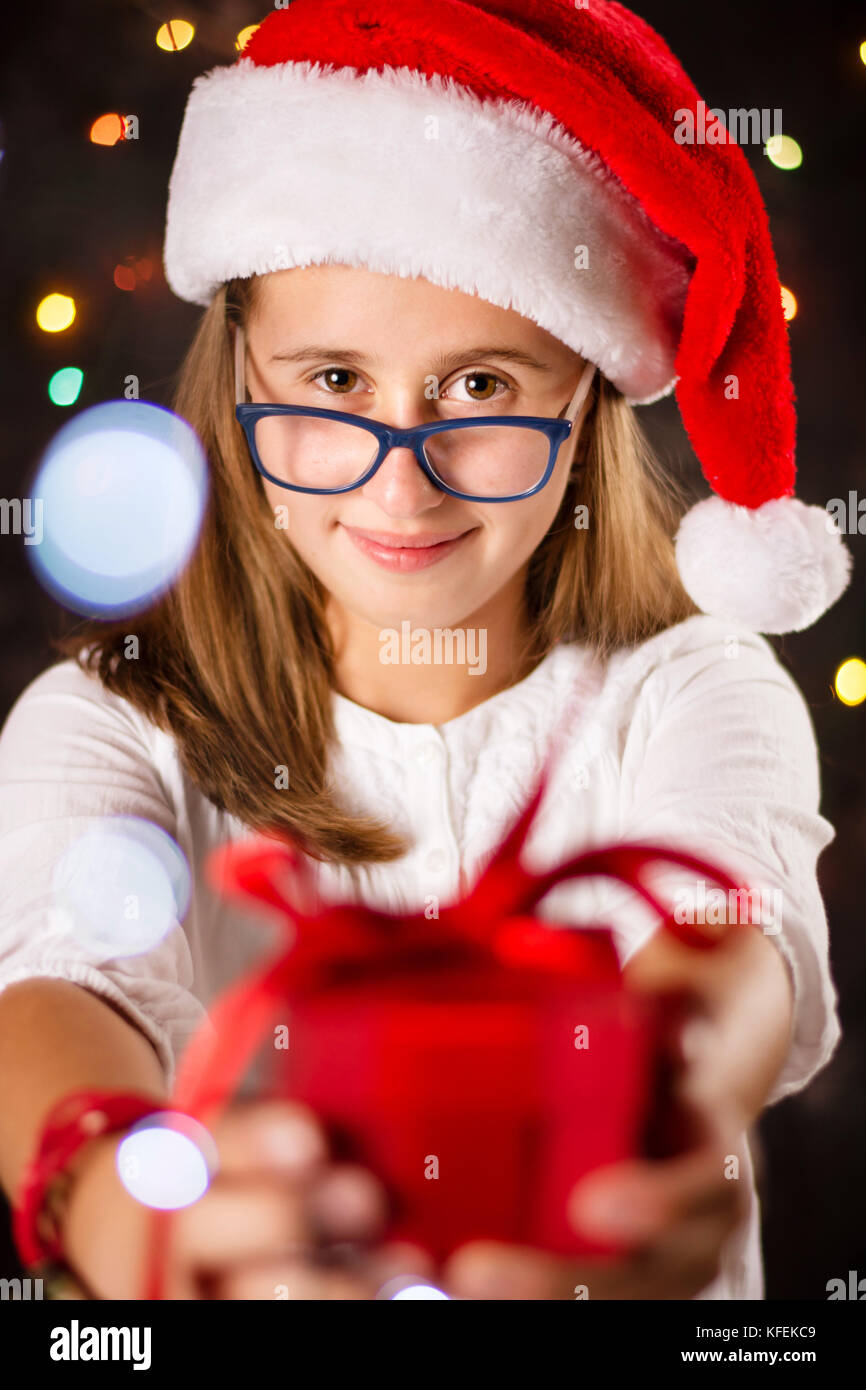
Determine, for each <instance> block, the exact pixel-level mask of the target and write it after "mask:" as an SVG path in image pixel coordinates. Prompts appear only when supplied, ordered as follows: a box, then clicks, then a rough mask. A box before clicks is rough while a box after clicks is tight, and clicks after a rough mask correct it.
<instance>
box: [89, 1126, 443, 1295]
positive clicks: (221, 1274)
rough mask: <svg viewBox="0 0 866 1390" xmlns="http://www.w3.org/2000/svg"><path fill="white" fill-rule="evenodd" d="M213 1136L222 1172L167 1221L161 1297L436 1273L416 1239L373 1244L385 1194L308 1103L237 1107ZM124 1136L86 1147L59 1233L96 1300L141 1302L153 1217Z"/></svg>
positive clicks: (346, 1287) (328, 1286)
mask: <svg viewBox="0 0 866 1390" xmlns="http://www.w3.org/2000/svg"><path fill="white" fill-rule="evenodd" d="M213 1135H214V1139H215V1141H216V1144H217V1150H218V1153H219V1160H220V1168H219V1171H218V1172H217V1173H216V1175H215V1176H214V1178H213V1180H212V1182H211V1186H210V1188H209V1189H208V1191H207V1192H206V1193H205V1195H204V1196H203V1197H202V1198H200V1200H199V1201H197V1202H195V1203H194V1204H193V1205H192V1206H190V1207H186V1208H183V1209H181V1210H180V1211H178V1212H176V1213H174V1214H173V1216H172V1217H171V1235H170V1253H169V1259H168V1267H167V1270H166V1281H165V1285H164V1296H165V1297H166V1298H169V1299H202V1298H211V1299H278V1298H290V1299H291V1298H302V1299H358V1298H373V1297H375V1295H376V1293H377V1291H378V1290H379V1289H380V1288H381V1286H382V1285H383V1284H384V1283H385V1282H386V1281H387V1280H388V1279H391V1278H393V1277H395V1276H396V1275H398V1274H403V1273H411V1274H414V1275H418V1276H421V1277H424V1276H425V1275H428V1276H429V1275H430V1274H431V1273H432V1271H431V1269H430V1262H429V1260H428V1258H427V1257H426V1256H425V1255H424V1253H423V1252H422V1251H420V1250H416V1249H415V1248H414V1247H412V1246H408V1245H378V1246H375V1245H374V1244H373V1243H374V1242H375V1241H376V1238H377V1236H378V1234H379V1232H380V1231H381V1229H382V1227H383V1224H384V1221H385V1217H386V1210H387V1209H386V1201H385V1194H384V1191H383V1189H382V1187H381V1185H380V1184H379V1183H378V1181H377V1180H376V1179H375V1178H374V1177H373V1175H372V1174H370V1173H369V1172H367V1170H366V1169H363V1168H359V1167H357V1166H355V1165H350V1164H334V1163H332V1162H331V1161H330V1160H329V1157H328V1152H327V1144H326V1140H325V1136H324V1133H323V1131H322V1128H321V1126H320V1125H319V1123H318V1121H317V1120H316V1117H315V1116H314V1115H313V1114H312V1112H311V1111H309V1110H308V1109H306V1107H303V1106H300V1105H296V1104H293V1103H290V1102H288V1101H267V1102H257V1103H255V1104H250V1103H243V1102H242V1103H239V1104H237V1103H236V1104H234V1105H232V1106H230V1107H228V1108H227V1110H226V1112H225V1114H224V1116H223V1117H222V1119H221V1120H220V1121H219V1122H218V1123H217V1124H215V1125H214V1128H213ZM120 1137H121V1136H119V1135H117V1134H115V1135H107V1136H105V1137H104V1138H101V1139H98V1140H94V1141H91V1144H89V1145H88V1146H87V1149H86V1150H85V1151H84V1161H83V1163H82V1165H81V1167H80V1169H79V1171H78V1173H77V1175H76V1178H75V1181H74V1184H73V1187H72V1190H71V1193H70V1198H69V1204H68V1207H67V1211H66V1217H65V1220H64V1223H63V1239H64V1245H65V1249H66V1252H67V1257H68V1259H69V1263H70V1264H71V1265H72V1267H73V1269H74V1271H75V1272H76V1274H77V1275H78V1276H79V1278H80V1279H82V1280H83V1281H84V1284H85V1286H86V1290H87V1293H88V1294H89V1296H91V1297H96V1298H117V1299H137V1298H139V1297H140V1296H141V1287H142V1284H141V1281H142V1275H143V1270H144V1260H145V1255H146V1251H147V1243H148V1237H149V1231H150V1222H151V1220H152V1213H151V1212H150V1210H149V1209H148V1208H147V1207H144V1206H142V1205H141V1203H139V1202H138V1201H136V1200H135V1198H134V1197H132V1196H130V1195H129V1193H128V1192H127V1191H126V1189H125V1187H124V1186H123V1184H122V1183H121V1181H120V1178H119V1176H118V1174H117V1172H116V1169H115V1152H116V1149H117V1145H118V1143H119V1141H120ZM355 1242H357V1244H355ZM329 1254H330V1260H329Z"/></svg>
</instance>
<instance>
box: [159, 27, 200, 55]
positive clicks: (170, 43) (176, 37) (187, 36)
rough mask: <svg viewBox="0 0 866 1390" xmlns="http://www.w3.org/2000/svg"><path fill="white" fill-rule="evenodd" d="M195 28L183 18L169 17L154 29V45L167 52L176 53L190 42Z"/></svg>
mask: <svg viewBox="0 0 866 1390" xmlns="http://www.w3.org/2000/svg"><path fill="white" fill-rule="evenodd" d="M194 34H195V28H194V26H193V25H192V24H190V23H189V22H188V21H187V20H185V19H169V20H168V21H167V22H166V23H165V24H161V25H160V27H159V28H158V29H157V31H156V46H157V48H164V49H165V51H166V52H167V53H178V52H179V51H180V49H182V48H186V46H187V44H190V43H192V40H193V35H194Z"/></svg>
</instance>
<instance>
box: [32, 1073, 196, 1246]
mask: <svg viewBox="0 0 866 1390" xmlns="http://www.w3.org/2000/svg"><path fill="white" fill-rule="evenodd" d="M172 1108H173V1107H172V1106H171V1104H170V1102H168V1101H158V1100H154V1098H153V1097H152V1096H143V1095H139V1094H137V1093H136V1092H133V1091H74V1092H71V1093H70V1094H68V1095H66V1096H64V1097H63V1098H62V1100H60V1101H58V1102H57V1104H56V1105H55V1106H54V1107H53V1108H52V1109H51V1110H50V1111H49V1112H48V1116H47V1118H46V1121H45V1124H44V1126H43V1129H42V1132H41V1134H40V1136H39V1145H38V1148H37V1151H36V1154H35V1155H34V1157H33V1159H32V1160H31V1162H30V1163H29V1165H28V1167H27V1169H26V1171H25V1173H24V1176H23V1178H22V1180H21V1184H20V1186H19V1189H18V1198H17V1201H16V1203H15V1206H14V1209H13V1213H12V1234H13V1238H14V1241H15V1245H16V1247H17V1250H18V1254H19V1256H20V1258H21V1260H22V1261H23V1263H24V1264H25V1265H26V1266H31V1265H37V1264H41V1263H42V1262H43V1261H59V1260H61V1259H62V1255H63V1247H62V1243H61V1239H60V1236H59V1234H58V1232H57V1229H56V1223H55V1217H54V1215H53V1214H52V1210H51V1208H52V1207H53V1206H55V1205H56V1203H57V1201H58V1199H59V1198H61V1197H62V1196H63V1195H65V1188H66V1186H67V1185H68V1181H69V1176H70V1175H69V1174H68V1173H66V1172H65V1171H64V1170H65V1168H66V1166H67V1164H68V1163H69V1161H70V1159H71V1158H72V1157H73V1155H74V1154H75V1153H77V1151H78V1150H79V1149H80V1148H81V1147H82V1145H83V1144H86V1143H87V1142H88V1140H90V1139H94V1138H96V1136H98V1135H105V1134H111V1133H112V1132H113V1131H115V1130H119V1129H125V1128H126V1127H127V1125H131V1124H134V1123H135V1121H136V1120H140V1119H142V1118H143V1117H144V1116H145V1115H153V1114H156V1113H157V1112H160V1111H164V1110H171V1109H172Z"/></svg>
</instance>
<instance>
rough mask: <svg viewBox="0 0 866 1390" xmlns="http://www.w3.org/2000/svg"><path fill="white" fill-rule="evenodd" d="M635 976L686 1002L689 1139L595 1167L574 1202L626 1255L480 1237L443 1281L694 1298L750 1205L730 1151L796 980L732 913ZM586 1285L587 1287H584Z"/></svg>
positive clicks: (636, 964) (528, 1291)
mask: <svg viewBox="0 0 866 1390" xmlns="http://www.w3.org/2000/svg"><path fill="white" fill-rule="evenodd" d="M624 976H625V979H626V981H627V983H628V984H629V986H630V987H631V988H633V989H638V990H642V991H646V992H649V993H654V994H656V995H659V996H661V995H665V996H667V997H668V999H669V1002H670V1003H672V1004H675V1005H676V1006H677V1008H679V1009H681V1012H680V1013H679V1018H680V1026H679V1027H678V1028H677V1029H676V1030H675V1031H674V1033H673V1034H672V1036H671V1043H672V1052H673V1057H674V1060H675V1063H678V1066H679V1077H678V1084H677V1086H676V1090H675V1094H674V1097H673V1101H674V1105H675V1107H676V1108H677V1109H678V1111H679V1113H680V1116H681V1118H682V1120H683V1121H684V1122H685V1126H686V1128H688V1129H690V1130H691V1131H692V1136H693V1137H692V1141H691V1143H692V1147H690V1148H689V1149H688V1150H687V1151H686V1152H683V1153H681V1154H679V1155H678V1156H677V1157H675V1158H666V1159H663V1160H660V1161H651V1160H647V1161H642V1162H632V1163H626V1164H618V1165H615V1166H611V1167H608V1168H605V1169H599V1170H597V1171H596V1172H595V1173H593V1174H591V1175H589V1176H588V1177H587V1178H585V1179H584V1180H583V1181H582V1182H581V1183H580V1184H579V1185H578V1186H577V1187H576V1188H575V1189H574V1192H573V1194H572V1199H571V1206H570V1216H571V1218H572V1220H573V1223H574V1225H575V1227H576V1228H578V1229H582V1230H583V1231H585V1233H586V1234H587V1235H590V1234H595V1235H597V1236H600V1237H605V1236H606V1237H612V1238H614V1239H617V1240H622V1241H624V1242H626V1241H628V1242H629V1243H630V1244H631V1247H632V1248H631V1252H630V1253H629V1254H627V1255H626V1257H625V1258H624V1259H621V1260H620V1261H619V1262H618V1263H612V1262H611V1261H609V1260H608V1261H600V1260H597V1259H587V1260H577V1261H568V1260H563V1259H557V1258H556V1257H554V1256H551V1255H549V1254H547V1253H546V1252H543V1251H538V1250H532V1249H524V1248H518V1247H514V1246H507V1245H499V1244H496V1243H493V1242H486V1241H485V1242H473V1243H472V1244H471V1245H466V1246H463V1247H462V1248H461V1249H460V1250H459V1251H456V1252H455V1253H454V1255H452V1257H451V1260H450V1261H449V1263H448V1265H447V1266H446V1269H445V1272H444V1279H445V1284H444V1287H445V1288H446V1290H447V1291H448V1292H449V1293H451V1294H453V1295H455V1296H457V1297H463V1298H518V1299H525V1298H531V1299H536V1298H559V1299H563V1298H576V1297H580V1296H583V1297H586V1296H587V1294H588V1296H589V1297H590V1298H606V1299H607V1298H609V1299H638V1298H651V1299H666V1298H692V1297H693V1296H694V1295H695V1294H696V1293H698V1292H700V1290H701V1289H703V1288H704V1287H705V1286H706V1285H707V1284H708V1283H710V1282H711V1281H712V1280H713V1279H714V1278H715V1277H716V1275H717V1274H718V1272H719V1259H720V1255H721V1251H722V1247H723V1245H724V1243H725V1241H726V1240H727V1239H728V1237H729V1236H730V1235H731V1233H732V1232H733V1230H734V1229H735V1228H736V1226H738V1225H739V1223H740V1222H741V1221H742V1220H743V1219H744V1218H745V1215H746V1213H747V1210H748V1197H747V1193H746V1192H745V1191H744V1190H743V1183H742V1182H741V1181H740V1180H739V1179H738V1178H737V1177H735V1176H731V1174H732V1172H733V1171H735V1165H733V1164H732V1163H731V1162H730V1156H731V1155H736V1156H737V1157H738V1158H739V1157H740V1154H741V1150H740V1145H741V1144H742V1138H743V1134H744V1132H745V1131H746V1130H747V1129H748V1127H749V1125H750V1124H751V1123H752V1121H753V1120H754V1119H755V1117H756V1116H757V1115H758V1114H759V1113H760V1110H761V1108H762V1106H763V1104H764V1102H765V1100H766V1097H767V1095H768V1093H769V1091H770V1089H771V1087H772V1084H773V1081H774V1080H775V1077H776V1076H777V1074H778V1071H779V1068H780V1066H781V1064H782V1062H783V1060H784V1057H785V1054H786V1052H787V1049H788V1045H789V1038H790V1029H791V1019H792V999H793V995H792V989H791V982H790V976H789V974H788V970H787V966H786V965H785V963H784V960H783V958H782V956H781V955H780V953H779V951H778V948H777V947H776V946H775V945H774V944H773V943H772V942H771V941H770V940H769V939H768V938H767V936H765V935H764V934H763V933H762V932H761V931H759V930H757V929H756V928H755V927H754V926H751V925H748V926H735V927H734V928H733V929H732V930H731V932H730V935H729V937H728V939H727V940H726V941H724V942H723V943H721V944H719V945H718V946H716V947H715V948H714V949H713V950H710V951H698V950H694V949H692V948H691V947H688V946H684V945H683V944H682V943H680V942H679V941H677V940H676V939H675V938H674V937H672V936H671V935H670V934H669V933H667V932H663V931H658V932H656V934H655V935H654V936H653V937H651V938H650V940H649V941H648V942H647V943H646V945H645V946H644V947H643V948H642V949H641V950H640V951H638V952H636V953H635V955H634V956H633V957H632V959H631V960H630V961H629V963H628V964H627V965H626V967H625V970H624ZM583 1287H585V1288H586V1293H583V1291H582V1290H583Z"/></svg>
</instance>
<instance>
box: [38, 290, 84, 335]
mask: <svg viewBox="0 0 866 1390" xmlns="http://www.w3.org/2000/svg"><path fill="white" fill-rule="evenodd" d="M74 318H75V300H74V299H70V297H69V295H68V294H47V295H46V296H45V298H44V299H43V300H41V301H40V303H39V305H38V307H37V309H36V322H37V323H38V324H39V327H40V328H41V329H42V331H43V333H62V332H63V330H64V328H68V327H69V325H70V324H71V323H72V321H73V319H74Z"/></svg>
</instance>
